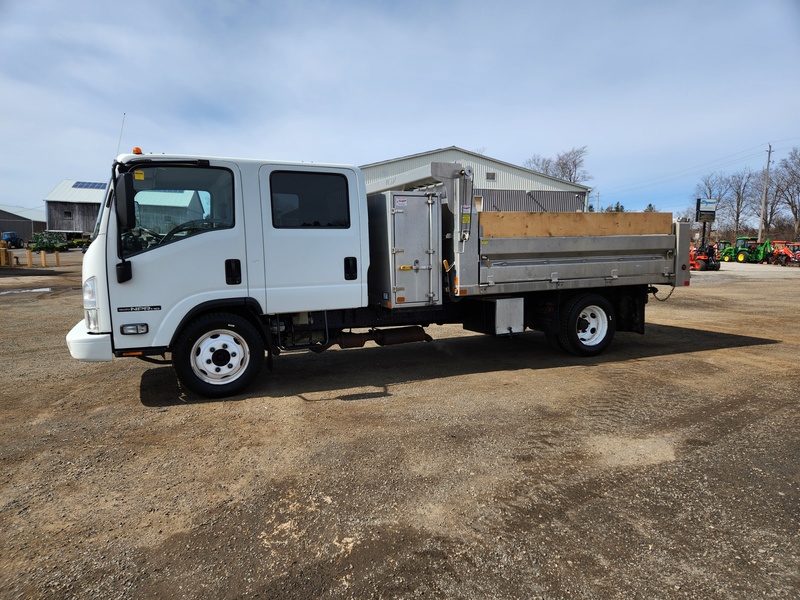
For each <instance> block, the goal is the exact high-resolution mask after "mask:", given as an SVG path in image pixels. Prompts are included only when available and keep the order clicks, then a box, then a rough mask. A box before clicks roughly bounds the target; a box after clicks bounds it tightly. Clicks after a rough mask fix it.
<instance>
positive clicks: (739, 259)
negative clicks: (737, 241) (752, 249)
mask: <svg viewBox="0 0 800 600" xmlns="http://www.w3.org/2000/svg"><path fill="white" fill-rule="evenodd" d="M736 262H739V263H746V262H747V253H745V252H739V254H737V255H736Z"/></svg>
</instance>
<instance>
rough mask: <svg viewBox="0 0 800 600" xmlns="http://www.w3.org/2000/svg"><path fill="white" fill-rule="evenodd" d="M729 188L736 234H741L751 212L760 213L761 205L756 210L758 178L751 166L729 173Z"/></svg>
mask: <svg viewBox="0 0 800 600" xmlns="http://www.w3.org/2000/svg"><path fill="white" fill-rule="evenodd" d="M727 179H728V189H729V190H730V208H729V211H730V215H731V217H732V221H733V233H734V236H738V235H739V231H741V230H742V229H743V227H744V226H745V225H746V221H747V217H748V215H750V214H755V215H758V214H760V210H761V209H760V206H759V208H758V210H755V205H756V204H757V202H756V200H757V198H756V196H757V195H758V194H757V190H756V187H757V185H756V181H757V180H756V178H755V175H754V174H753V172H752V171H751V170H750V168H749V167H745V168H744V169H742V170H741V171H736V172H735V173H732V174H730V175H728V177H727Z"/></svg>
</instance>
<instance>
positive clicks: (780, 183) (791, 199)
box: [775, 147, 800, 240]
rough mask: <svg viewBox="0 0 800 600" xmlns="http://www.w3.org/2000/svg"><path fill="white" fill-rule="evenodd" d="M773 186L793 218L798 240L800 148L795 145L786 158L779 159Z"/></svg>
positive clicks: (799, 227)
mask: <svg viewBox="0 0 800 600" xmlns="http://www.w3.org/2000/svg"><path fill="white" fill-rule="evenodd" d="M775 188H776V192H777V195H778V196H779V197H780V198H781V199H782V201H783V202H784V205H785V206H786V207H787V208H788V209H789V212H790V213H791V214H792V218H793V219H794V239H795V240H800V149H798V148H797V147H795V148H792V151H791V152H790V153H789V156H788V158H784V159H781V162H780V164H779V165H778V168H777V172H776V174H775Z"/></svg>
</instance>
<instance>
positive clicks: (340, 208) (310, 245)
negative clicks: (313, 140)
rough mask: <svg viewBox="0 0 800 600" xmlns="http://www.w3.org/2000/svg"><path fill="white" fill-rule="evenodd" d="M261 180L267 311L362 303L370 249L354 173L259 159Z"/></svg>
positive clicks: (359, 183) (358, 179) (360, 188)
mask: <svg viewBox="0 0 800 600" xmlns="http://www.w3.org/2000/svg"><path fill="white" fill-rule="evenodd" d="M260 185H261V201H262V215H263V219H264V265H265V271H266V275H265V279H266V305H267V312H268V313H270V314H278V313H294V312H304V311H315V310H333V309H340V308H356V307H361V306H366V303H367V286H366V282H367V269H368V267H369V255H368V253H367V252H366V251H365V250H364V249H365V248H368V242H367V231H366V226H367V219H366V215H365V214H364V212H363V211H365V210H366V205H365V202H366V200H364V202H362V201H361V198H365V194H364V185H363V176H361V175H360V172H359V171H357V170H354V169H348V168H322V167H314V166H311V165H309V166H305V165H301V166H297V165H295V166H286V165H264V166H262V167H261V172H260ZM362 204H363V206H362Z"/></svg>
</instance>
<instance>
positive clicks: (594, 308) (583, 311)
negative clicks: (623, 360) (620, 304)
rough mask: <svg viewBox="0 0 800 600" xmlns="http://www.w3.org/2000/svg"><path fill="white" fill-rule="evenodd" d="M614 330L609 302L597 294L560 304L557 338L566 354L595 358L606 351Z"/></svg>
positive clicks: (614, 322)
mask: <svg viewBox="0 0 800 600" xmlns="http://www.w3.org/2000/svg"><path fill="white" fill-rule="evenodd" d="M616 329H617V327H616V319H615V317H614V308H613V307H612V306H611V303H610V302H609V301H608V300H607V299H606V298H605V297H603V296H601V295H600V294H586V295H585V296H577V297H576V298H573V299H572V300H570V301H569V302H567V304H565V305H564V307H563V309H562V311H561V323H560V328H559V336H558V338H559V342H560V346H561V347H562V348H564V350H566V351H567V352H571V353H572V354H577V355H578V356H597V355H598V354H601V353H602V352H603V351H604V350H605V349H606V348H608V345H609V344H610V343H611V340H612V339H614V333H615V332H616Z"/></svg>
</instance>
